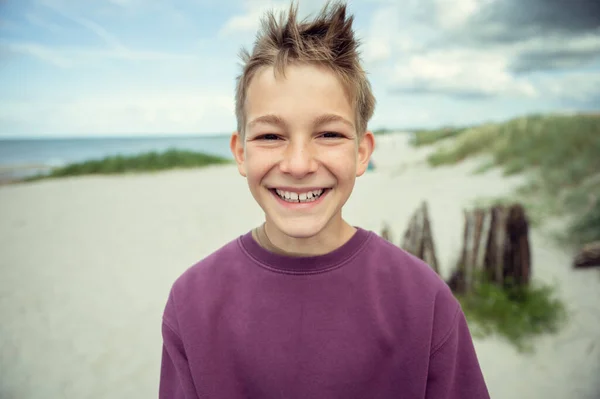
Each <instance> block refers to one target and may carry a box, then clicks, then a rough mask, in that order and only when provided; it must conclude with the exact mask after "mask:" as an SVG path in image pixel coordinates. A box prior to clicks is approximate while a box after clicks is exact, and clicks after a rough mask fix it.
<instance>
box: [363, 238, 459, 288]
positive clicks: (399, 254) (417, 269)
mask: <svg viewBox="0 0 600 399" xmlns="http://www.w3.org/2000/svg"><path fill="white" fill-rule="evenodd" d="M365 252H366V256H367V263H368V264H369V267H370V268H371V269H374V270H375V272H377V273H381V274H383V275H387V276H389V277H390V278H392V279H393V280H395V283H396V284H402V285H407V287H405V288H415V289H420V290H421V292H422V293H429V294H435V293H438V292H440V291H442V292H444V293H447V292H449V287H448V285H447V284H446V282H445V281H444V280H443V279H442V278H441V276H440V275H439V274H437V273H436V271H435V270H434V269H433V268H432V267H431V266H430V265H429V264H427V263H426V262H425V261H423V260H422V259H420V258H418V257H416V256H415V255H413V254H411V253H410V252H408V251H406V250H404V249H403V248H400V247H399V246H397V245H395V244H393V243H391V242H389V241H388V240H386V239H384V238H382V237H380V236H379V235H377V234H376V233H374V232H371V239H370V242H369V245H368V248H367V250H366V251H365Z"/></svg>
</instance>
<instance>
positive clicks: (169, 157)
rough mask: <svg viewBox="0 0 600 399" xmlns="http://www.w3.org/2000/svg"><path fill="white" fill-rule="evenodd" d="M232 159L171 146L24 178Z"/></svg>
mask: <svg viewBox="0 0 600 399" xmlns="http://www.w3.org/2000/svg"><path fill="white" fill-rule="evenodd" d="M229 162H231V161H229V160H228V159H225V158H222V157H218V156H214V155H208V154H204V153H198V152H193V151H184V150H176V149H169V150H167V151H164V152H162V153H157V152H148V153H144V154H139V155H134V156H121V155H116V156H110V157H106V158H103V159H99V160H89V161H85V162H81V163H74V164H70V165H67V166H64V167H61V168H56V169H53V170H52V171H51V172H50V173H47V174H41V175H36V176H32V177H28V178H26V179H24V180H25V181H35V180H40V179H49V178H59V177H67V176H80V175H109V174H122V173H136V172H138V173H139V172H155V171H161V170H167V169H175V168H197V167H203V166H208V165H214V164H225V163H229Z"/></svg>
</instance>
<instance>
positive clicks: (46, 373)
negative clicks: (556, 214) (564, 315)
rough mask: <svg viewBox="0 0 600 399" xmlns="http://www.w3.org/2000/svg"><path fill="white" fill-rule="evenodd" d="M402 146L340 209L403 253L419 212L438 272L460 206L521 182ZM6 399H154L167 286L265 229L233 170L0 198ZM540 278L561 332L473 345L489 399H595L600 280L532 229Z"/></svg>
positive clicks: (37, 186)
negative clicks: (531, 344)
mask: <svg viewBox="0 0 600 399" xmlns="http://www.w3.org/2000/svg"><path fill="white" fill-rule="evenodd" d="M406 139H407V135H406V134H392V135H386V136H380V137H378V142H377V149H376V151H375V154H374V156H373V159H374V162H375V165H376V170H375V171H372V172H368V173H366V174H365V175H364V176H363V177H361V178H359V179H358V181H357V185H356V188H355V191H354V194H353V196H352V198H351V199H350V201H349V202H348V204H347V205H346V208H345V213H344V215H345V217H346V218H347V220H348V221H349V222H351V223H352V224H354V225H359V226H361V227H363V228H366V229H369V230H374V231H376V232H378V233H379V232H380V231H381V228H382V226H383V223H384V222H385V223H388V224H389V226H390V227H391V229H392V232H393V233H394V241H395V242H396V243H399V239H400V235H401V233H402V232H403V231H404V228H405V227H406V225H407V223H408V220H409V218H410V216H411V214H412V213H413V211H414V210H415V209H416V208H417V206H418V205H419V204H420V202H421V201H422V200H427V201H428V205H429V211H430V216H431V220H432V228H433V233H434V240H435V244H436V250H437V255H438V260H439V262H440V266H441V274H442V276H443V277H444V278H447V277H448V276H449V274H450V272H451V267H452V266H453V264H454V262H455V260H456V257H457V255H458V252H459V250H460V246H461V239H462V220H463V219H462V218H463V216H462V210H463V207H467V206H470V205H471V204H472V202H473V201H474V200H475V199H477V198H480V197H489V196H497V195H502V194H506V193H510V192H511V191H512V190H513V189H514V188H516V187H517V186H518V185H519V184H522V182H523V178H522V177H519V176H515V177H511V178H504V177H502V174H501V172H500V171H498V170H490V171H489V172H487V173H485V174H481V175H473V174H472V171H473V170H474V169H476V167H477V165H478V163H477V162H476V161H475V160H469V161H466V162H463V163H461V164H459V165H457V166H453V167H444V168H438V169H432V168H430V167H428V166H427V165H426V163H425V160H424V157H425V155H426V154H427V153H428V152H429V151H431V149H419V150H416V149H414V148H412V147H410V146H409V145H408V144H407V140H406ZM0 212H1V215H0V220H1V223H0V316H1V318H2V319H1V320H2V322H1V323H0V338H1V339H0V370H1V372H0V376H1V377H0V398H2V399H13V398H14V399H16V398H19V399H21V398H29V399H42V398H44V399H46V398H68V399H71V398H73V399H75V398H77V399H84V398H89V399H96V398H98V399H100V398H103V399H104V398H111V399H119V398H150V397H156V396H157V392H158V380H159V368H160V356H161V349H162V348H161V343H162V339H161V334H160V323H161V315H162V311H163V307H164V304H165V302H166V299H167V295H168V292H169V289H170V287H171V284H172V283H173V281H174V280H175V279H176V278H177V277H178V276H179V275H180V274H181V273H182V272H183V271H184V270H185V269H187V268H188V267H190V266H191V265H192V264H194V263H195V262H197V261H198V260H200V259H202V258H203V257H204V256H206V255H208V254H209V253H211V252H212V251H214V250H215V249H217V248H219V247H220V246H222V245H224V244H225V243H227V242H228V241H230V240H232V239H234V238H236V237H237V236H239V235H241V234H243V233H245V232H247V231H248V230H250V229H251V228H253V227H255V226H256V225H257V224H258V223H260V222H261V220H262V213H261V210H260V208H259V207H258V205H257V204H256V203H255V202H254V200H253V198H252V197H251V195H250V193H249V191H248V189H247V186H246V182H245V180H244V179H243V178H242V177H241V176H239V174H238V173H237V170H236V168H235V166H232V165H227V166H214V167H208V168H204V169H197V170H176V171H168V172H162V173H156V174H143V175H123V176H108V177H104V176H94V177H80V178H68V179H61V180H55V181H41V182H37V183H28V184H19V185H6V186H1V187H0ZM530 239H531V244H532V255H533V278H534V280H537V281H541V282H545V283H550V284H553V283H556V284H557V286H558V290H559V291H558V293H559V295H560V297H561V299H562V300H563V301H564V303H565V304H566V305H567V307H568V310H569V318H570V319H569V323H568V324H567V325H566V326H565V327H564V328H563V329H562V330H561V331H560V333H558V334H556V335H549V336H541V337H540V338H539V339H538V340H537V342H536V346H535V352H534V353H532V354H519V353H518V352H517V350H516V349H515V348H514V347H513V346H511V345H510V344H508V343H506V342H504V341H503V340H501V339H499V338H494V337H492V338H489V337H488V338H485V339H476V341H475V344H476V349H477V352H478V355H479V359H480V362H481V366H482V369H483V372H484V375H485V378H486V381H487V383H488V387H489V390H490V393H491V396H492V398H494V399H513V398H531V399H538V398H539V399H542V398H543V399H565V398H569V399H598V398H600V378H599V377H598V376H600V273H598V270H593V269H590V270H581V271H574V270H573V269H572V268H571V261H572V254H571V253H570V252H568V251H567V250H565V249H562V248H559V247H556V245H555V243H554V242H553V241H552V240H550V239H549V238H548V237H546V236H545V235H544V234H543V232H542V231H538V230H536V229H534V230H533V231H532V232H531V237H530Z"/></svg>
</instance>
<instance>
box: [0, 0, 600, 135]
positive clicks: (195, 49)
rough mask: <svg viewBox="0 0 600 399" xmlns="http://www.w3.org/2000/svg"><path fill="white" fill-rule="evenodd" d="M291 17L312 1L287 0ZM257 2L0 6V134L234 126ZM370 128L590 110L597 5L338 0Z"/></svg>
mask: <svg viewBox="0 0 600 399" xmlns="http://www.w3.org/2000/svg"><path fill="white" fill-rule="evenodd" d="M298 3H299V11H300V15H301V17H309V16H310V15H311V14H314V13H316V12H318V11H319V10H320V8H321V7H322V6H323V4H324V2H323V1H321V0H319V1H317V0H300V1H299V2H298ZM288 7H289V2H288V1H283V2H282V1H270V0H85V1H83V0H0V88H1V89H0V137H3V138H7V137H15V138H21V137H65V136H71V137H74V136H119V135H127V136H132V135H169V134H176V135H188V134H189V135H196V134H219V133H227V134H229V133H231V132H232V131H233V130H235V126H236V121H235V116H234V88H235V79H236V77H237V76H238V75H239V73H240V71H241V64H240V59H239V51H240V49H241V48H242V47H243V48H247V49H251V48H252V45H253V42H254V39H255V34H256V31H257V29H258V28H259V24H260V19H261V16H262V15H263V13H264V11H265V10H268V9H275V10H286V9H287V8H288ZM348 8H349V12H350V13H352V14H353V15H354V29H355V32H356V35H357V37H358V38H359V40H360V41H361V46H360V51H361V57H362V61H363V65H364V67H365V69H366V70H367V72H368V77H369V79H370V81H371V84H372V87H373V91H374V94H375V97H376V100H377V105H376V109H375V114H374V116H373V118H372V120H371V121H370V123H369V128H370V129H373V130H376V129H382V128H388V129H406V130H408V129H411V128H428V127H431V128H433V127H441V126H449V125H454V126H456V125H463V126H464V125H470V124H476V123H483V122H488V121H503V120H507V119H510V118H513V117H517V116H522V115H526V114H531V113H547V112H576V111H597V110H600V2H599V1H597V0H571V1H563V0H526V1H523V0H397V1H389V0H388V1H385V0H354V1H349V2H348Z"/></svg>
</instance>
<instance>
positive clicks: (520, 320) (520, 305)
mask: <svg viewBox="0 0 600 399" xmlns="http://www.w3.org/2000/svg"><path fill="white" fill-rule="evenodd" d="M457 298H458V300H459V301H460V303H461V306H462V308H463V311H464V312H465V316H466V317H467V320H468V321H469V328H470V329H471V330H472V333H473V336H475V337H486V336H490V335H498V336H500V337H502V338H504V339H506V340H507V341H508V342H509V343H511V344H513V345H514V346H515V347H516V348H517V349H518V350H519V351H521V352H531V351H532V350H533V339H534V338H535V337H537V336H539V335H542V334H552V333H556V332H557V331H558V330H559V329H560V328H561V327H562V326H563V325H564V323H565V322H566V321H567V312H566V308H565V306H564V305H563V304H562V302H561V301H560V300H558V299H557V298H556V297H555V295H554V287H552V286H547V285H531V286H529V287H523V288H516V287H513V288H510V287H508V288H504V289H503V288H502V287H499V286H496V285H494V284H491V283H486V282H484V283H482V284H480V285H479V286H477V287H476V288H475V289H474V291H473V292H472V293H471V294H470V295H468V296H467V295H462V296H460V295H457Z"/></svg>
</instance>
